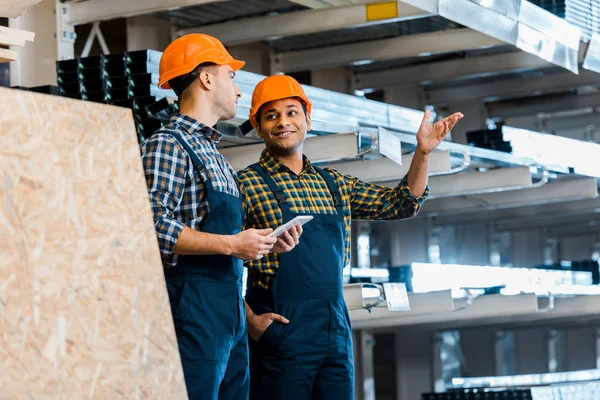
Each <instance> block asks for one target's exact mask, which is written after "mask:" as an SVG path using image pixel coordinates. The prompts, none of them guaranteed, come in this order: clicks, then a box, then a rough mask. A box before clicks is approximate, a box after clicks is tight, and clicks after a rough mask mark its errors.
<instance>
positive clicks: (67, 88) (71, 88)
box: [58, 82, 81, 98]
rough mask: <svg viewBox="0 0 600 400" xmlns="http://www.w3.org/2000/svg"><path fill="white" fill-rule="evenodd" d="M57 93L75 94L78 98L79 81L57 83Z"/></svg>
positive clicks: (61, 94) (70, 95) (69, 95)
mask: <svg viewBox="0 0 600 400" xmlns="http://www.w3.org/2000/svg"><path fill="white" fill-rule="evenodd" d="M58 93H59V95H60V96H67V97H73V96H77V98H79V94H80V93H81V88H80V87H79V82H63V83H59V84H58Z"/></svg>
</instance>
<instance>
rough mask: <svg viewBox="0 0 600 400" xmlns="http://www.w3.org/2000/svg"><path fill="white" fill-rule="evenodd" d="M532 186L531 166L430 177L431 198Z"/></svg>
mask: <svg viewBox="0 0 600 400" xmlns="http://www.w3.org/2000/svg"><path fill="white" fill-rule="evenodd" d="M531 186H532V182H531V172H530V171H529V167H516V168H498V169H493V170H490V171H485V172H467V173H461V174H455V175H446V176H434V177H431V178H430V179H429V187H430V188H431V196H430V198H431V199H435V198H440V197H453V196H463V195H465V194H475V193H480V194H481V193H490V192H502V191H507V190H511V189H512V190H517V189H527V188H530V187H531Z"/></svg>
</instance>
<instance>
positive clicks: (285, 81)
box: [250, 75, 312, 129]
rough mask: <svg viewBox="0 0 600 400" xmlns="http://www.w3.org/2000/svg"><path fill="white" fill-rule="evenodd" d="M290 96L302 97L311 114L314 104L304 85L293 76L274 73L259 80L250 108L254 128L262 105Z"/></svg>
mask: <svg viewBox="0 0 600 400" xmlns="http://www.w3.org/2000/svg"><path fill="white" fill-rule="evenodd" d="M288 97H298V98H300V99H301V100H302V101H303V102H304V105H306V113H307V116H309V115H310V111H311V109H312V104H311V103H310V100H308V97H306V94H305V93H304V90H302V86H300V84H299V83H298V81H297V80H295V79H294V78H292V77H291V76H288V75H272V76H268V77H266V78H265V79H263V80H262V81H260V82H258V85H256V87H255V88H254V92H253V93H252V108H250V123H252V126H253V127H254V129H257V127H258V122H257V117H258V116H257V114H258V110H259V109H260V107H262V106H263V105H264V104H267V103H268V102H270V101H275V100H281V99H287V98H288Z"/></svg>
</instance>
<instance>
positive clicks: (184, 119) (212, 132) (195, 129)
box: [171, 113, 223, 143]
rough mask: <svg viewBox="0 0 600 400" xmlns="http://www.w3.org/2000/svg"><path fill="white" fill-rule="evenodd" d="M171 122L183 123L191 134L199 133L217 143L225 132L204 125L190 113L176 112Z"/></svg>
mask: <svg viewBox="0 0 600 400" xmlns="http://www.w3.org/2000/svg"><path fill="white" fill-rule="evenodd" d="M171 122H173V123H175V124H177V125H181V126H182V127H183V128H185V129H186V130H187V131H188V133H189V134H190V135H198V136H201V137H204V138H206V139H208V140H210V141H211V142H214V143H217V142H218V141H219V140H221V138H222V137H223V134H222V133H221V132H219V131H218V130H216V129H214V128H211V127H210V126H207V125H204V124H203V123H202V122H199V121H198V120H196V119H194V118H192V117H190V116H189V115H185V114H180V113H175V114H173V116H172V117H171Z"/></svg>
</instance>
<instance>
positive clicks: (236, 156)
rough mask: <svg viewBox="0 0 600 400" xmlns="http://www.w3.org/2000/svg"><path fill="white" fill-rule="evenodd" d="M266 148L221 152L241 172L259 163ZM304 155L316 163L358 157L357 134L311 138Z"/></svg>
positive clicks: (247, 147) (229, 149)
mask: <svg viewBox="0 0 600 400" xmlns="http://www.w3.org/2000/svg"><path fill="white" fill-rule="evenodd" d="M264 148H265V145H264V143H258V144H251V145H246V146H235V147H225V148H221V149H219V151H220V152H221V154H223V155H224V156H225V158H226V159H227V161H229V163H230V164H231V166H232V167H233V169H234V170H236V171H239V170H241V169H244V168H246V167H247V166H249V165H251V164H254V163H255V162H257V161H258V160H259V158H260V153H261V152H262V151H263V150H264ZM304 154H305V155H306V156H307V157H308V158H309V159H310V160H311V161H312V162H314V163H319V162H326V161H331V160H340V159H344V158H352V157H356V156H357V155H358V147H357V140H356V134H355V133H354V132H350V133H339V134H335V135H326V136H317V137H310V138H308V139H306V141H305V142H304Z"/></svg>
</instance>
